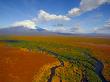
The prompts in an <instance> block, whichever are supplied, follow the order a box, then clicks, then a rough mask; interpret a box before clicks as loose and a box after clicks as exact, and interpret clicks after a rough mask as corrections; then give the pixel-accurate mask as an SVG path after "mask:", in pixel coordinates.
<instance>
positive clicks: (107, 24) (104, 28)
mask: <svg viewBox="0 0 110 82" xmlns="http://www.w3.org/2000/svg"><path fill="white" fill-rule="evenodd" d="M94 32H110V19H109V20H107V21H106V22H105V24H104V25H103V26H102V27H99V28H98V27H96V28H95V29H94Z"/></svg>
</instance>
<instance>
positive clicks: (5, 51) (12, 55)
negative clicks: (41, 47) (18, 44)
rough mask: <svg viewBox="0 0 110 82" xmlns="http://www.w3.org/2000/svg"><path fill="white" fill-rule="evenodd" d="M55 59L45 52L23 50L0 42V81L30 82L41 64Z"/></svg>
mask: <svg viewBox="0 0 110 82" xmlns="http://www.w3.org/2000/svg"><path fill="white" fill-rule="evenodd" d="M56 61H57V60H56V59H55V58H53V57H50V56H49V55H47V54H46V53H45V54H41V53H37V52H32V51H31V52H30V51H27V50H26V51H25V50H22V49H18V48H13V47H7V46H5V44H1V43H0V82H32V81H33V78H34V75H35V73H37V72H38V71H39V69H40V68H41V67H42V66H43V65H45V64H49V63H53V62H56Z"/></svg>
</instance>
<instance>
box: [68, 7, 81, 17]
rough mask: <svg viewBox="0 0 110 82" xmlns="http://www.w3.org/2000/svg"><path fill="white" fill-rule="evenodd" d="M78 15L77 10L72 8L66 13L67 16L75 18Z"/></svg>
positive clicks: (78, 11) (78, 10)
mask: <svg viewBox="0 0 110 82" xmlns="http://www.w3.org/2000/svg"><path fill="white" fill-rule="evenodd" d="M79 14H80V9H79V8H73V9H71V10H70V11H68V16H75V15H79Z"/></svg>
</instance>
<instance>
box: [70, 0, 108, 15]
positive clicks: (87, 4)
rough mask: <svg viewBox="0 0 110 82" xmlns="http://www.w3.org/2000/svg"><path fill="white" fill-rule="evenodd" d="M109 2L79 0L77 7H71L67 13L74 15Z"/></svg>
mask: <svg viewBox="0 0 110 82" xmlns="http://www.w3.org/2000/svg"><path fill="white" fill-rule="evenodd" d="M105 3H110V0H81V2H80V7H79V8H72V9H71V10H70V11H69V12H68V15H70V16H75V15H78V14H82V13H85V12H87V11H91V10H93V9H96V8H97V7H99V6H100V5H103V4H105Z"/></svg>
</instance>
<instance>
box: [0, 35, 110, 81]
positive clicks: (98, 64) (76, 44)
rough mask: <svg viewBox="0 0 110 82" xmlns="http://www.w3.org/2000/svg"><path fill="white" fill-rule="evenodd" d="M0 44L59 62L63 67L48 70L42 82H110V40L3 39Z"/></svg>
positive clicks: (42, 76) (58, 64) (14, 37)
mask: <svg viewBox="0 0 110 82" xmlns="http://www.w3.org/2000/svg"><path fill="white" fill-rule="evenodd" d="M0 41H1V42H3V43H6V45H7V46H8V47H14V48H19V49H23V50H27V51H29V52H31V51H34V52H40V53H47V54H49V56H52V57H55V58H57V59H58V61H57V62H59V63H56V64H51V65H46V67H44V68H46V69H45V71H42V75H41V76H40V77H39V78H40V79H42V80H39V82H60V81H62V82H81V81H82V82H84V81H88V82H106V80H108V81H109V80H110V69H109V67H110V39H108V38H97V37H96V38H93V37H91V38H89V37H67V36H28V37H27V36H11V37H2V38H1V40H0ZM39 61H40V60H39ZM21 63H22V62H21ZM103 67H104V70H103ZM42 69H43V68H41V70H42ZM102 72H103V73H102ZM52 74H53V75H52ZM103 75H104V77H105V78H106V80H105V78H104V77H103ZM35 76H36V78H34V81H35V82H38V77H37V76H39V75H38V74H35Z"/></svg>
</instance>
